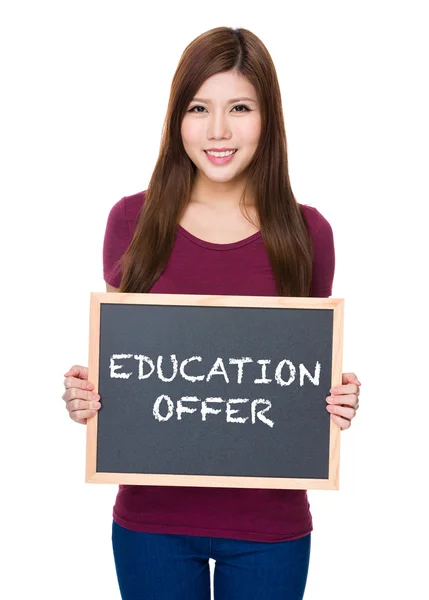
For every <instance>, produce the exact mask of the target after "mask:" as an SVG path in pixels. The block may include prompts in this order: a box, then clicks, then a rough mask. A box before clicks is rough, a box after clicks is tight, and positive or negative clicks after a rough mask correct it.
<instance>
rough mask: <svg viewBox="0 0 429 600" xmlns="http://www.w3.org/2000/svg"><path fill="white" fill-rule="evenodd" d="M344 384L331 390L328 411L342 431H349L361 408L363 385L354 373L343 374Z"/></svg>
mask: <svg viewBox="0 0 429 600" xmlns="http://www.w3.org/2000/svg"><path fill="white" fill-rule="evenodd" d="M342 380H343V384H342V385H337V386H335V387H333V388H331V389H330V390H329V391H330V393H331V395H330V396H328V398H326V402H327V403H328V404H327V406H326V410H327V411H328V412H330V413H331V415H332V420H333V421H334V423H336V424H337V425H339V426H340V427H341V429H348V428H349V427H350V425H351V424H352V419H354V418H355V416H356V411H357V409H358V408H359V394H360V386H361V383H360V381H359V379H358V378H357V377H356V375H355V374H354V373H343V377H342Z"/></svg>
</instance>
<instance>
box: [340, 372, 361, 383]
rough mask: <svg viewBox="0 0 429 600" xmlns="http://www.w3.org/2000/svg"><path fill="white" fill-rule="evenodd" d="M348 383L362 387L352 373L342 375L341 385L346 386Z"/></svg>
mask: <svg viewBox="0 0 429 600" xmlns="http://www.w3.org/2000/svg"><path fill="white" fill-rule="evenodd" d="M348 383H355V384H356V385H362V384H361V382H360V381H359V379H358V378H357V376H356V375H355V374H354V373H343V385H347V384H348Z"/></svg>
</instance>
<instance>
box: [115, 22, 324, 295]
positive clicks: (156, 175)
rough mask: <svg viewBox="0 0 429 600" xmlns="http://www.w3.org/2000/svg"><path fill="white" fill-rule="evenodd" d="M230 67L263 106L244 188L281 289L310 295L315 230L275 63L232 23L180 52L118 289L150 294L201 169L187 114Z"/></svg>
mask: <svg viewBox="0 0 429 600" xmlns="http://www.w3.org/2000/svg"><path fill="white" fill-rule="evenodd" d="M233 69H235V70H236V71H237V72H238V73H240V74H241V75H242V76H244V77H246V78H247V79H248V81H249V82H250V83H251V84H252V85H253V86H254V88H255V89H256V92H257V95H258V100H259V103H260V106H261V119H262V123H261V136H260V139H259V144H258V148H257V149H256V152H255V155H254V157H253V159H252V161H251V163H250V164H249V166H248V167H247V172H246V175H247V179H246V181H247V183H246V187H247V186H248V185H249V186H251V188H252V190H253V193H254V196H255V202H256V210H257V214H258V219H259V227H260V230H261V235H262V239H263V241H264V246H265V248H266V251H267V253H268V257H269V260H270V264H271V267H272V269H273V274H274V277H275V280H276V287H277V293H278V294H279V295H280V296H308V295H309V294H310V288H311V278H312V244H311V236H310V233H309V231H308V228H307V225H306V222H305V220H304V218H303V216H302V214H301V211H300V207H299V204H298V203H297V201H296V199H295V197H294V195H293V193H292V189H291V185H290V181H289V172H288V159H287V146H286V132H285V125H284V117H283V110H282V101H281V95H280V87H279V83H278V79H277V74H276V70H275V67H274V63H273V61H272V59H271V56H270V54H269V53H268V50H267V49H266V47H265V46H264V44H263V43H262V42H261V41H260V40H259V38H258V37H256V35H254V34H253V33H252V32H251V31H248V30H247V29H233V28H231V27H217V28H215V29H211V30H210V31H207V32H205V33H203V34H201V35H200V36H199V37H197V38H196V39H195V40H193V41H192V42H191V43H190V44H189V45H188V46H187V47H186V48H185V51H184V52H183V54H182V56H181V59H180V61H179V64H178V66H177V69H176V72H175V74H174V77H173V82H172V85H171V93H170V99H169V103H168V108H167V114H166V118H165V121H164V126H163V131H162V139H161V145H160V151H159V156H158V160H157V162H156V165H155V169H154V171H153V174H152V177H151V179H150V182H149V186H148V189H147V191H146V195H145V202H144V206H143V209H142V210H141V212H140V216H139V220H138V223H137V226H136V230H135V233H134V237H133V240H132V242H131V244H130V246H129V247H128V249H127V251H126V252H125V253H124V255H123V257H122V280H121V285H120V291H122V292H147V291H149V290H150V288H151V287H152V286H153V285H154V283H155V282H156V280H157V279H158V278H159V276H160V275H161V273H162V272H163V270H164V269H165V267H166V265H167V262H168V259H169V257H170V254H171V251H172V249H173V245H174V241H175V236H176V229H177V225H178V223H179V220H180V218H181V215H182V213H183V210H184V209H185V207H186V204H187V202H188V199H189V198H190V196H191V189H192V184H193V180H194V177H195V173H196V167H195V165H194V164H193V163H192V161H191V160H190V159H189V157H188V155H187V154H186V152H185V149H184V147H183V143H182V136H181V124H182V120H183V117H184V116H185V113H186V110H187V108H188V106H189V103H190V102H191V100H192V98H193V97H194V96H195V94H196V92H197V91H198V89H199V88H200V87H201V85H202V84H203V83H204V81H205V80H206V79H208V78H209V77H211V76H212V75H215V74H217V73H223V72H225V71H230V70H233ZM243 197H244V194H243ZM243 197H242V199H241V200H243ZM240 205H241V206H242V203H241V201H240Z"/></svg>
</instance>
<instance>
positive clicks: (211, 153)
mask: <svg viewBox="0 0 429 600" xmlns="http://www.w3.org/2000/svg"><path fill="white" fill-rule="evenodd" d="M206 152H207V154H210V156H215V157H216V158H223V157H224V156H231V154H234V152H237V150H230V151H229V152H211V151H210V150H206Z"/></svg>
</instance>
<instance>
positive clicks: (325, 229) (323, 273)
mask: <svg viewBox="0 0 429 600" xmlns="http://www.w3.org/2000/svg"><path fill="white" fill-rule="evenodd" d="M312 239H313V278H312V282H311V293H310V296H312V297H314V298H329V296H331V294H332V284H333V281H334V273H335V246H334V235H333V231H332V227H331V225H330V224H329V222H328V221H327V220H326V219H325V217H324V216H323V215H322V214H320V212H319V211H317V220H316V224H315V229H314V232H313V233H312Z"/></svg>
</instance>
